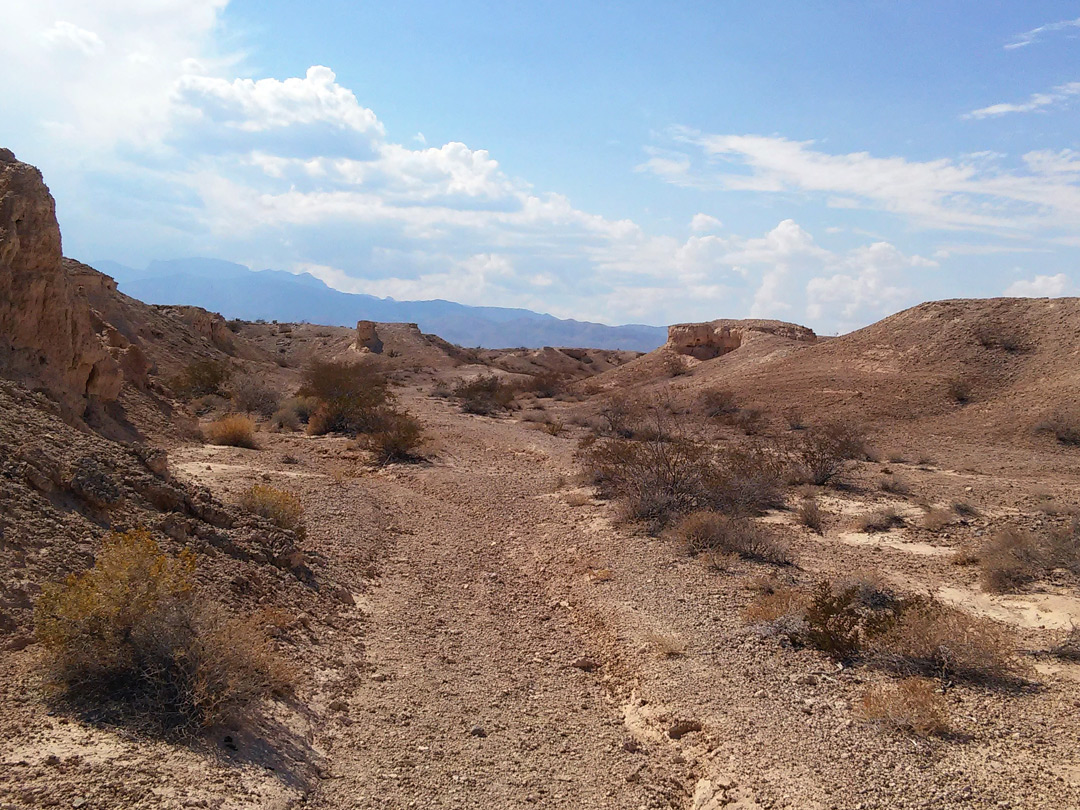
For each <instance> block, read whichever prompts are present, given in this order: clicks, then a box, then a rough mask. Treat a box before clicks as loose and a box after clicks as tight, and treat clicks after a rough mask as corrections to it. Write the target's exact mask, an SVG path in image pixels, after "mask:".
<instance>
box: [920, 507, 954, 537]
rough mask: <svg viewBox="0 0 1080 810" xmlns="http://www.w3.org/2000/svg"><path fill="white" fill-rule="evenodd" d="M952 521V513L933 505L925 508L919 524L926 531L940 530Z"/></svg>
mask: <svg viewBox="0 0 1080 810" xmlns="http://www.w3.org/2000/svg"><path fill="white" fill-rule="evenodd" d="M952 522H953V513H952V512H951V511H949V510H948V509H943V508H942V507H940V506H933V507H931V508H929V509H927V510H926V514H925V515H923V516H922V521H921V523H920V525H921V526H922V527H923V528H924V529H926V530H927V531H928V532H940V531H941V530H942V529H944V528H945V527H946V526H948V525H949V524H950V523H952Z"/></svg>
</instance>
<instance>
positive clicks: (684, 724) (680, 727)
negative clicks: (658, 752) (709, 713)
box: [667, 720, 701, 740]
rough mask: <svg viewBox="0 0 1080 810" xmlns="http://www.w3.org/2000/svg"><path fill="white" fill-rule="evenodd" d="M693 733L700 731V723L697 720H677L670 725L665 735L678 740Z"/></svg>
mask: <svg viewBox="0 0 1080 810" xmlns="http://www.w3.org/2000/svg"><path fill="white" fill-rule="evenodd" d="M693 731H701V723H699V722H698V721H697V720H679V721H677V722H675V723H673V724H672V726H671V728H669V729H668V733H667V734H668V736H669V737H670V738H671V739H673V740H678V739H680V738H681V737H683V736H685V735H686V734H689V733H691V732H693Z"/></svg>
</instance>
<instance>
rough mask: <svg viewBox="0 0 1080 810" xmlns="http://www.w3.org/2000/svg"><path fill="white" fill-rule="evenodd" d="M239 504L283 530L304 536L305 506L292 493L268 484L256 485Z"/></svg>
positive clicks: (243, 496)
mask: <svg viewBox="0 0 1080 810" xmlns="http://www.w3.org/2000/svg"><path fill="white" fill-rule="evenodd" d="M239 504H240V506H241V507H242V508H244V509H246V510H247V511H249V512H251V513H253V514H256V515H259V516H260V517H264V518H266V519H267V520H269V521H270V522H271V523H273V524H274V525H275V526H279V527H280V528H282V529H288V530H290V531H293V532H295V533H296V535H297V537H303V536H304V506H303V504H301V503H300V500H299V499H298V498H297V497H296V496H295V495H293V494H292V493H290V492H286V491H285V490H283V489H277V488H276V487H271V486H267V485H266V484H255V485H253V486H252V487H251V488H250V489H248V490H246V491H245V492H243V493H242V494H241V495H240V500H239Z"/></svg>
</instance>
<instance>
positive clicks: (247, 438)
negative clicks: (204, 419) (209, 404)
mask: <svg viewBox="0 0 1080 810" xmlns="http://www.w3.org/2000/svg"><path fill="white" fill-rule="evenodd" d="M204 432H205V435H206V441H208V442H209V443H210V444H219V445H223V446H226V447H246V448H248V449H249V450H254V449H257V448H258V446H259V445H258V444H257V443H256V442H255V422H253V421H252V420H251V419H250V418H248V417H246V416H240V415H239V414H235V413H234V414H230V415H229V416H223V417H221V419H218V420H216V421H214V422H211V423H210V424H209V425H207V426H206V428H205V431H204Z"/></svg>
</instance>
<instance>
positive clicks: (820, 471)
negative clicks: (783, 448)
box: [791, 422, 867, 486]
mask: <svg viewBox="0 0 1080 810" xmlns="http://www.w3.org/2000/svg"><path fill="white" fill-rule="evenodd" d="M866 452H867V448H866V434H865V432H864V431H863V429H862V428H861V427H860V426H859V425H856V424H853V423H845V422H829V423H826V424H824V425H817V426H814V427H810V428H808V429H806V430H805V431H803V432H802V434H801V435H800V436H799V437H798V438H797V439H795V440H794V441H793V442H792V445H791V456H792V461H793V462H794V466H795V470H796V472H797V473H798V477H799V478H801V479H802V480H803V481H805V482H807V483H811V484H816V485H817V486H824V485H825V484H830V483H833V482H834V481H835V480H836V479H837V478H838V477H839V476H840V474H841V473H842V472H843V471H844V469H845V467H846V466H847V464H848V462H849V461H851V460H854V459H860V458H865V457H866Z"/></svg>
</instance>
